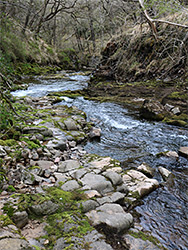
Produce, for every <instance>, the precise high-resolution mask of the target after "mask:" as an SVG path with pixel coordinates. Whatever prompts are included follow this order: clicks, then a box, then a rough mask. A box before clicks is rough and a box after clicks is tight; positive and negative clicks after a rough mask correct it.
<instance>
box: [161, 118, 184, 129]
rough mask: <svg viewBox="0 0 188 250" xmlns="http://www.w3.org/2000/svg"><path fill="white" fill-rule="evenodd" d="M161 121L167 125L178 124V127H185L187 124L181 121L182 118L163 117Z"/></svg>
mask: <svg viewBox="0 0 188 250" xmlns="http://www.w3.org/2000/svg"><path fill="white" fill-rule="evenodd" d="M163 122H165V123H167V124H169V125H175V126H180V127H185V126H187V122H185V121H183V120H179V119H178V120H173V119H171V118H168V117H165V119H163Z"/></svg>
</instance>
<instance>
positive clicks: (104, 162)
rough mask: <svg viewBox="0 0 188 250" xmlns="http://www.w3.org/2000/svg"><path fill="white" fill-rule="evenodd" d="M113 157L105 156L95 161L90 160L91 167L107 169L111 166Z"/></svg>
mask: <svg viewBox="0 0 188 250" xmlns="http://www.w3.org/2000/svg"><path fill="white" fill-rule="evenodd" d="M111 160H112V159H111V158H110V157H104V158H102V159H101V158H99V159H97V160H95V161H91V162H90V166H91V168H96V169H98V170H100V171H102V170H104V169H105V170H106V169H107V168H110V167H111Z"/></svg>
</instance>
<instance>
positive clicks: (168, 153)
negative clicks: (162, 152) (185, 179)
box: [166, 151, 179, 159]
mask: <svg viewBox="0 0 188 250" xmlns="http://www.w3.org/2000/svg"><path fill="white" fill-rule="evenodd" d="M166 156H168V157H174V158H176V159H178V158H179V155H178V153H177V152H176V151H168V152H167V153H166Z"/></svg>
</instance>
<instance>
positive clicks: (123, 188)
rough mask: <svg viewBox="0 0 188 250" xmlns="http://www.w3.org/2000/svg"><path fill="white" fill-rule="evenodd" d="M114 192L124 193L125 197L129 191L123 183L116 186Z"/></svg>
mask: <svg viewBox="0 0 188 250" xmlns="http://www.w3.org/2000/svg"><path fill="white" fill-rule="evenodd" d="M116 191H117V192H121V193H124V194H125V195H127V194H128V193H129V189H128V187H127V185H126V184H125V183H123V184H122V185H120V186H117V188H116Z"/></svg>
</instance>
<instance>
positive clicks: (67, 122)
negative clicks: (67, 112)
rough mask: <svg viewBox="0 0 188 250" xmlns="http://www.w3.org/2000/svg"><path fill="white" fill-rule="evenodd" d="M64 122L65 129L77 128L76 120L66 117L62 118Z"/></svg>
mask: <svg viewBox="0 0 188 250" xmlns="http://www.w3.org/2000/svg"><path fill="white" fill-rule="evenodd" d="M64 124H65V126H66V128H67V130H69V131H72V130H74V131H75V130H78V127H77V124H76V122H75V121H74V120H73V119H72V118H68V119H66V120H64Z"/></svg>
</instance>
